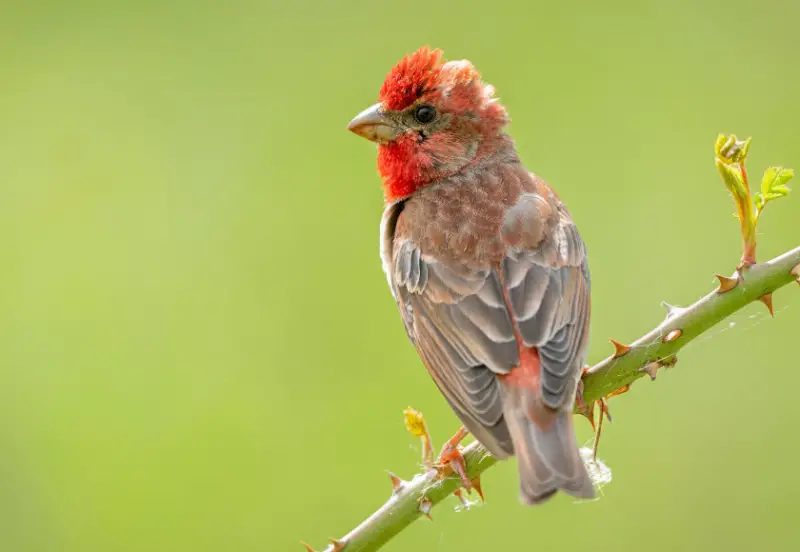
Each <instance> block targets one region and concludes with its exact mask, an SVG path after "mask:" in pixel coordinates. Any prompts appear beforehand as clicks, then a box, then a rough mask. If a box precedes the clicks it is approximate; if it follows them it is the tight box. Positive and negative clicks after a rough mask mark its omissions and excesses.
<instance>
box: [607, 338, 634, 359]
mask: <svg viewBox="0 0 800 552" xmlns="http://www.w3.org/2000/svg"><path fill="white" fill-rule="evenodd" d="M609 341H610V342H611V344H612V345H614V358H619V357H621V356H622V355H624V354H625V353H627V352H628V351H630V350H631V348H630V347H629V346H627V345H623V344H622V343H620V342H619V341H614V340H613V339H609Z"/></svg>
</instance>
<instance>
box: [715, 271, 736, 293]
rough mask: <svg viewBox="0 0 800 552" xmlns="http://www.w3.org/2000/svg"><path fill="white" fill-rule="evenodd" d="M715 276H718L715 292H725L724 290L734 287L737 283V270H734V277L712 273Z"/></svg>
mask: <svg viewBox="0 0 800 552" xmlns="http://www.w3.org/2000/svg"><path fill="white" fill-rule="evenodd" d="M714 276H716V277H717V278H719V288H717V293H725V292H726V291H730V290H732V289H733V288H735V287H736V286H737V285H738V284H739V271H738V270H737V271H736V275H735V276H734V277H728V276H723V275H721V274H714Z"/></svg>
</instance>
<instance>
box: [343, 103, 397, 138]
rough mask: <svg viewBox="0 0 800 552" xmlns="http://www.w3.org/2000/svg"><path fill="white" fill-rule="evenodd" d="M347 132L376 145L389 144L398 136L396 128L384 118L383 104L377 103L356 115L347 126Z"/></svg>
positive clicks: (390, 121) (389, 120)
mask: <svg viewBox="0 0 800 552" xmlns="http://www.w3.org/2000/svg"><path fill="white" fill-rule="evenodd" d="M347 130H349V131H351V132H355V133H356V134H358V135H359V136H363V137H364V138H366V139H367V140H372V141H373V142H378V143H386V142H391V141H392V140H394V139H395V138H397V134H398V132H397V130H398V129H397V126H396V125H395V123H394V122H393V121H392V120H391V119H389V118H387V117H386V115H385V114H384V112H383V104H379V103H377V104H375V105H373V106H372V107H368V108H367V109H365V110H364V111H362V112H361V113H359V114H358V115H356V116H355V117H354V118H353V120H352V121H350V124H348V125H347Z"/></svg>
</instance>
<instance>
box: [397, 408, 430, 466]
mask: <svg viewBox="0 0 800 552" xmlns="http://www.w3.org/2000/svg"><path fill="white" fill-rule="evenodd" d="M403 419H404V420H405V424H406V428H407V429H408V431H410V432H411V434H412V435H414V436H415V437H419V438H420V439H421V440H422V464H423V465H424V466H425V467H426V468H428V469H430V468H432V467H433V443H432V442H431V434H430V433H429V432H428V426H427V425H426V424H425V418H424V417H423V416H422V412H418V411H416V410H414V409H413V408H411V407H410V406H409V407H408V408H406V409H405V410H404V411H403Z"/></svg>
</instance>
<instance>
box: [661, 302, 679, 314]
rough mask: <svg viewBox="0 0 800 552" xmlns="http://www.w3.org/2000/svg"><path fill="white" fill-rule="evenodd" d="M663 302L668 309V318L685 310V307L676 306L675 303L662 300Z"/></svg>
mask: <svg viewBox="0 0 800 552" xmlns="http://www.w3.org/2000/svg"><path fill="white" fill-rule="evenodd" d="M661 304H662V305H664V308H665V309H667V318H672V317H673V316H677V315H678V314H680V313H681V312H683V310H684V309H683V308H681V307H676V306H675V305H670V304H669V303H667V302H666V301H661Z"/></svg>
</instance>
